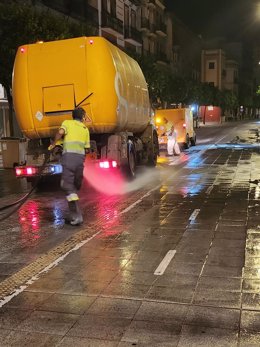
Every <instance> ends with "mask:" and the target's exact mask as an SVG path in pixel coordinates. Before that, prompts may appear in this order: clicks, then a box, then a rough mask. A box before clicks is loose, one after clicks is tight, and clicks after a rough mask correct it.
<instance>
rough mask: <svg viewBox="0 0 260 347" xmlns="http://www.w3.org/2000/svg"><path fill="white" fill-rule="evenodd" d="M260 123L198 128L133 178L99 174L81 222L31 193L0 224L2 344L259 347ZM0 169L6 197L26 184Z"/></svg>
mask: <svg viewBox="0 0 260 347" xmlns="http://www.w3.org/2000/svg"><path fill="white" fill-rule="evenodd" d="M259 129H260V124H259V123H257V122H256V121H253V120H252V121H251V122H249V121H248V122H243V123H227V124H224V125H222V126H220V127H216V126H214V127H213V126H212V127H201V128H199V129H197V137H198V140H197V145H196V146H195V147H191V148H190V149H188V150H185V151H184V152H183V153H182V154H181V156H180V157H171V158H165V157H164V155H162V156H161V157H160V158H159V163H158V166H157V168H155V169H150V170H145V169H139V172H138V176H137V178H136V180H135V181H134V182H130V183H128V184H125V182H124V181H122V179H121V178H120V177H119V176H118V175H114V174H113V175H111V176H110V177H109V181H108V180H107V177H104V176H102V177H97V175H92V176H93V177H91V184H92V185H94V186H96V184H97V182H98V188H99V189H100V191H96V189H94V188H93V187H92V186H91V185H90V183H89V182H87V181H86V182H84V186H83V188H82V190H81V193H80V195H81V206H82V210H83V213H84V218H85V222H84V225H83V226H81V227H77V228H75V227H71V226H68V225H65V224H64V216H65V213H66V203H65V200H64V196H63V193H62V192H61V191H60V190H59V189H55V188H54V187H52V188H50V189H49V191H46V190H45V191H37V192H34V193H33V195H32V196H31V197H30V198H29V199H28V201H27V202H26V203H25V204H24V205H23V206H22V207H21V208H20V209H19V210H18V211H17V213H15V214H14V215H12V216H11V217H9V218H8V219H7V220H5V221H4V222H2V223H1V225H0V228H1V232H0V241H1V242H0V276H1V284H0V291H1V306H2V308H1V309H0V317H1V318H0V336H1V342H0V346H18V345H19V346H56V345H57V346H71V345H72V344H73V345H74V346H105V345H106V346H120V347H124V346H133V345H135V346H178V347H182V346H192V347H193V346H194V347H197V346H213V345H214V346H221V347H222V346H259V345H260V335H259V334H260V323H259V322H260V319H259V318H260V304H259V295H260V294H259V289H260V277H259V269H260V223H259V221H260V217H259V194H260V188H259V186H258V184H257V182H255V183H256V184H254V183H250V182H249V181H250V180H251V181H254V180H257V179H260V159H259V158H260V156H259V154H260V152H259V142H258V141H259V136H258V131H259ZM86 170H87V169H86ZM86 172H88V171H86ZM0 177H1V180H0V182H1V183H0V184H1V198H0V206H3V205H5V204H8V203H10V202H12V201H14V200H16V199H18V198H20V197H21V196H22V195H23V194H24V193H25V192H26V191H28V188H29V186H27V184H26V182H23V181H16V180H15V179H14V178H13V177H12V172H11V171H6V170H2V171H0ZM100 182H101V185H100V184H99V183H100ZM96 187H97V186H96ZM104 192H105V193H106V194H105V193H104ZM112 192H116V194H114V195H108V193H112ZM19 292H20V293H19Z"/></svg>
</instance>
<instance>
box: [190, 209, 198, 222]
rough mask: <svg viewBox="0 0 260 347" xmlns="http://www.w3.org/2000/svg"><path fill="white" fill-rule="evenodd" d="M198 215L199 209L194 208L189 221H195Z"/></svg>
mask: <svg viewBox="0 0 260 347" xmlns="http://www.w3.org/2000/svg"><path fill="white" fill-rule="evenodd" d="M199 213H200V208H196V209H195V210H194V211H193V212H192V214H191V215H190V218H189V220H195V219H196V217H197V215H198V214H199Z"/></svg>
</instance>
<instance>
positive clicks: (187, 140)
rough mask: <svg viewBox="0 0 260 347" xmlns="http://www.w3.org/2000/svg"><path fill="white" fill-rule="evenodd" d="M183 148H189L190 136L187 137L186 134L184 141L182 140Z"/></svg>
mask: <svg viewBox="0 0 260 347" xmlns="http://www.w3.org/2000/svg"><path fill="white" fill-rule="evenodd" d="M184 148H185V149H188V148H190V138H189V135H188V134H187V135H186V141H185V142H184Z"/></svg>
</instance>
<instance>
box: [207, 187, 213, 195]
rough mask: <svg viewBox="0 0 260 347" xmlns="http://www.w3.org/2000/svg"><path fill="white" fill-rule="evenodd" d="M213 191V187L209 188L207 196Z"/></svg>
mask: <svg viewBox="0 0 260 347" xmlns="http://www.w3.org/2000/svg"><path fill="white" fill-rule="evenodd" d="M212 189H213V186H210V187H208V189H207V190H206V194H208V195H209V194H210V193H211V191H212Z"/></svg>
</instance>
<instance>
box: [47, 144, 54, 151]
mask: <svg viewBox="0 0 260 347" xmlns="http://www.w3.org/2000/svg"><path fill="white" fill-rule="evenodd" d="M54 148H55V145H54V144H51V145H49V147H48V151H50V152H51V151H53V149H54Z"/></svg>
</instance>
